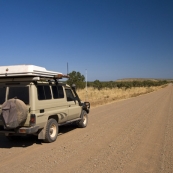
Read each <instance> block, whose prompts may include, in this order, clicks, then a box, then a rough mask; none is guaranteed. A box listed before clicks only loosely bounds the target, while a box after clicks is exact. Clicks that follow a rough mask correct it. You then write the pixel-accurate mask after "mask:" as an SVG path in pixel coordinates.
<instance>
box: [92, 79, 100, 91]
mask: <svg viewBox="0 0 173 173" xmlns="http://www.w3.org/2000/svg"><path fill="white" fill-rule="evenodd" d="M94 88H97V89H98V90H100V89H101V88H102V83H101V82H100V81H99V80H95V81H94Z"/></svg>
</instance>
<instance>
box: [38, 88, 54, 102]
mask: <svg viewBox="0 0 173 173" xmlns="http://www.w3.org/2000/svg"><path fill="white" fill-rule="evenodd" d="M37 93H38V100H48V99H51V98H52V95H51V91H50V87H49V85H38V86H37Z"/></svg>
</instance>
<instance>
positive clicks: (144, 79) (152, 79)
mask: <svg viewBox="0 0 173 173" xmlns="http://www.w3.org/2000/svg"><path fill="white" fill-rule="evenodd" d="M146 80H148V81H155V82H157V81H160V80H166V81H173V79H154V78H124V79H117V80H116V82H127V81H128V82H131V81H146Z"/></svg>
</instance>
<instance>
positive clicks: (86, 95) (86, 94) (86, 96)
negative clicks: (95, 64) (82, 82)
mask: <svg viewBox="0 0 173 173" xmlns="http://www.w3.org/2000/svg"><path fill="white" fill-rule="evenodd" d="M85 75H86V77H85V78H86V86H85V90H86V93H85V101H87V100H88V88H87V69H85Z"/></svg>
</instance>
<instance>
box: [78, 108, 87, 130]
mask: <svg viewBox="0 0 173 173" xmlns="http://www.w3.org/2000/svg"><path fill="white" fill-rule="evenodd" d="M81 118H82V119H81V120H80V121H79V122H78V123H77V125H78V127H79V128H85V127H86V126H87V124H88V114H87V112H86V111H84V110H83V111H82V113H81Z"/></svg>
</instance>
